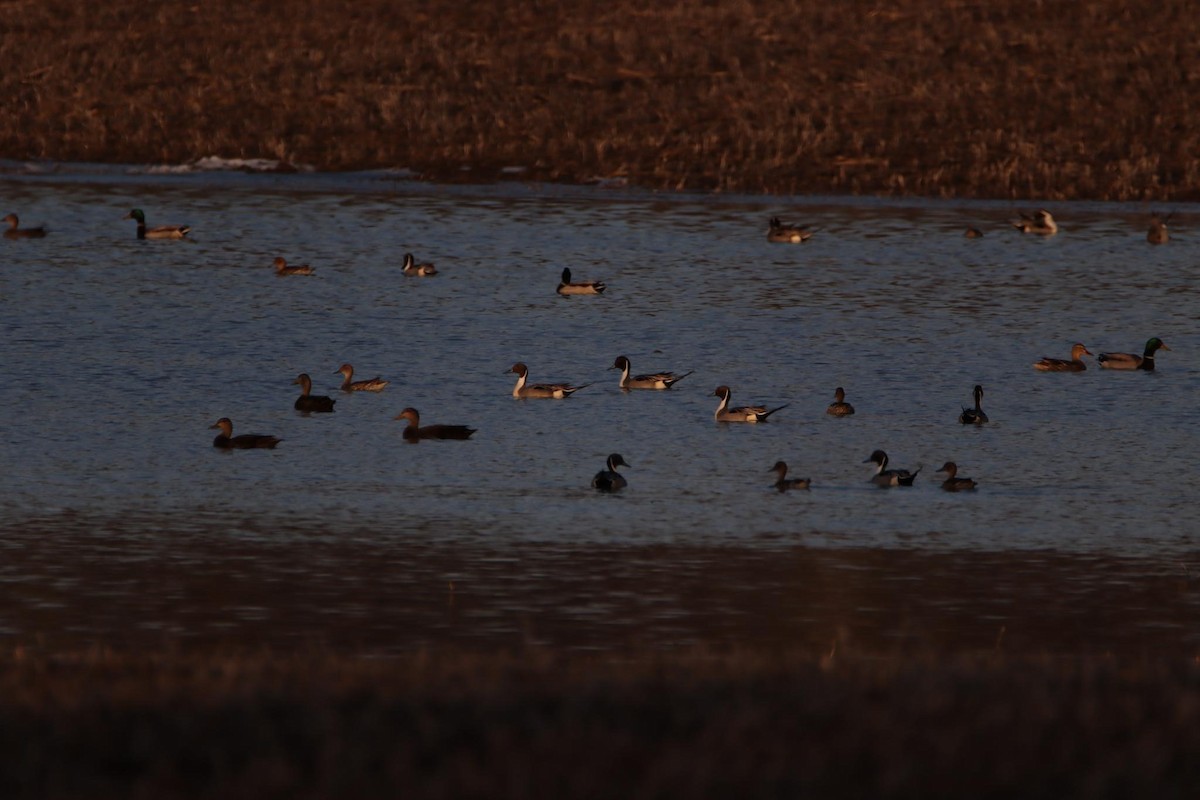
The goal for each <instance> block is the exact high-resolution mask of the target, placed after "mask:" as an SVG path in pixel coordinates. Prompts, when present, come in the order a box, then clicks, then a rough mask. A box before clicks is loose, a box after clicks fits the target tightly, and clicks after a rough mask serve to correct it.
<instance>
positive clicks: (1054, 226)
mask: <svg viewBox="0 0 1200 800" xmlns="http://www.w3.org/2000/svg"><path fill="white" fill-rule="evenodd" d="M1017 213H1018V214H1020V215H1021V218H1020V219H1019V220H1017V221H1016V222H1014V223H1013V227H1014V228H1016V229H1017V230H1019V231H1020V232H1021V233H1037V234H1040V235H1042V236H1053V235H1054V234H1056V233H1058V223H1057V222H1055V221H1054V217H1052V216H1050V212H1049V211H1047V210H1046V209H1044V208H1039V209H1038V210H1037V211H1035V212H1033V213H1032V214H1026V213H1025V212H1024V211H1019V212H1017Z"/></svg>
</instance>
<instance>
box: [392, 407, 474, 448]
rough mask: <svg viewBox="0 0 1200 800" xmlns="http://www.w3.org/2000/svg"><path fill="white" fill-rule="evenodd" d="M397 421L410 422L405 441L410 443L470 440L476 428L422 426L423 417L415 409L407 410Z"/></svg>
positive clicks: (406, 427)
mask: <svg viewBox="0 0 1200 800" xmlns="http://www.w3.org/2000/svg"><path fill="white" fill-rule="evenodd" d="M396 419H406V420H408V425H407V426H405V428H404V439H405V441H409V442H419V441H420V440H421V439H470V438H471V434H472V433H474V432H475V430H476V429H475V428H469V427H467V426H466V425H426V426H424V427H422V426H421V415H420V414H419V413H418V412H417V410H416V409H415V408H411V407H410V408H406V409H404V410H403V411H401V412H400V413H399V414H397V415H396Z"/></svg>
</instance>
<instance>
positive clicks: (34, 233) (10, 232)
mask: <svg viewBox="0 0 1200 800" xmlns="http://www.w3.org/2000/svg"><path fill="white" fill-rule="evenodd" d="M4 221H5V222H7V223H8V229H7V230H5V231H4V238H5V239H40V238H42V237H43V236H45V235H46V229H45V228H44V227H37V228H22V227H21V220H20V218H19V217H17V215H16V214H6V215H5V217H4Z"/></svg>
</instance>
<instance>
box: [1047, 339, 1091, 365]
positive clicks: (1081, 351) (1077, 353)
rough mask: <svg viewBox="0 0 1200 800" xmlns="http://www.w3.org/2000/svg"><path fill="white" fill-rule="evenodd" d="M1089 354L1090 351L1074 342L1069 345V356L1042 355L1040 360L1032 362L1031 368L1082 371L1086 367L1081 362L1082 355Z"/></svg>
mask: <svg viewBox="0 0 1200 800" xmlns="http://www.w3.org/2000/svg"><path fill="white" fill-rule="evenodd" d="M1091 354H1092V353H1091V351H1089V350H1088V349H1087V348H1086V347H1084V346H1083V345H1082V344H1080V343H1079V342H1076V343H1075V344H1073V345H1071V357H1070V358H1051V357H1050V356H1042V359H1041V360H1040V361H1037V362H1034V365H1033V368H1034V369H1036V370H1040V371H1042V372H1083V371H1084V370H1085V369H1087V364H1085V363H1083V357H1084V356H1090V355H1091Z"/></svg>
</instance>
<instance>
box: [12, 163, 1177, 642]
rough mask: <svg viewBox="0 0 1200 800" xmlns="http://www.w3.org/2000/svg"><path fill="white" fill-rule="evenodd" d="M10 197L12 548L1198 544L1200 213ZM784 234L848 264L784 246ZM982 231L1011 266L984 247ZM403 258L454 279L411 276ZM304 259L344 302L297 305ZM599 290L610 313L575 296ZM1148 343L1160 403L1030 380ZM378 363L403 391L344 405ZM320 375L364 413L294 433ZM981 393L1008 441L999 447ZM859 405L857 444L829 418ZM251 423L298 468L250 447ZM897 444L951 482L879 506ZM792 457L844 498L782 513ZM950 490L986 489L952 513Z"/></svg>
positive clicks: (584, 198)
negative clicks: (610, 461)
mask: <svg viewBox="0 0 1200 800" xmlns="http://www.w3.org/2000/svg"><path fill="white" fill-rule="evenodd" d="M0 186H3V192H4V208H3V211H4V212H5V213H7V212H8V211H10V210H11V211H15V212H17V213H19V214H20V216H21V219H22V222H23V224H24V225H26V226H32V225H39V224H45V225H47V226H48V227H49V228H50V229H51V234H50V235H49V236H48V237H46V238H45V239H42V240H31V241H8V240H5V241H0V309H2V313H0V334H2V345H0V353H2V356H0V363H2V365H3V373H4V375H5V376H6V378H7V380H6V381H5V389H6V392H5V394H6V406H7V409H8V413H6V414H5V415H4V418H3V420H2V421H0V453H2V456H3V461H4V463H5V464H6V465H7V468H6V470H5V472H6V475H5V482H4V487H3V489H2V490H0V523H2V527H3V528H4V529H5V530H7V531H9V539H10V541H11V540H12V536H13V535H15V534H13V532H14V531H19V530H22V529H24V528H27V527H28V525H30V524H31V523H34V522H36V523H37V524H38V525H43V526H48V529H49V530H51V531H53V530H54V529H55V526H56V525H61V526H62V528H63V529H64V530H67V529H74V526H75V525H76V522H75V521H77V520H80V519H82V520H87V521H88V522H87V523H86V524H85V525H84V527H86V528H88V530H89V531H91V530H98V529H99V528H102V527H105V526H107V527H109V528H111V529H112V531H114V532H113V533H112V534H111V535H112V536H113V537H116V540H117V541H119V542H122V543H127V544H128V546H129V547H130V548H132V549H133V551H135V552H136V551H137V550H138V548H141V547H148V545H146V544H145V543H146V542H147V541H154V542H156V544H155V545H154V547H155V548H157V547H160V546H161V541H160V539H159V538H157V537H160V536H161V535H163V534H164V533H170V532H171V531H178V532H187V531H203V532H204V533H205V535H212V536H216V537H217V538H218V539H220V537H221V536H223V535H228V536H231V537H235V538H237V539H239V540H243V541H245V540H257V539H262V540H264V541H268V542H276V543H280V542H283V543H286V542H287V541H288V540H289V537H296V538H298V539H303V538H305V537H322V536H337V534H338V532H339V531H354V532H355V536H358V537H366V540H368V541H371V542H372V546H375V545H378V543H379V542H380V541H388V540H392V539H396V538H403V537H406V536H419V537H424V538H425V539H427V540H433V541H437V542H441V543H447V542H451V543H452V542H455V541H461V542H464V543H470V542H479V541H482V540H486V541H487V542H488V548H489V549H488V551H487V552H489V553H491V552H492V549H491V548H500V547H503V546H505V545H512V546H514V547H515V546H521V547H527V546H530V545H539V544H542V545H545V546H547V547H553V546H560V545H565V544H568V543H569V544H570V545H571V546H572V547H579V546H587V545H588V544H594V545H596V546H605V547H611V546H623V545H630V546H660V545H661V546H672V547H674V546H715V547H739V548H762V549H764V550H772V549H778V548H780V547H793V546H798V545H799V546H803V547H805V548H812V549H815V550H818V551H830V552H835V553H836V552H839V551H844V550H847V549H854V548H875V549H882V550H897V549H898V550H910V549H912V550H918V549H919V550H930V549H933V550H949V551H987V552H994V551H1014V552H1020V551H1029V552H1037V551H1045V550H1052V551H1054V552H1056V553H1078V554H1095V553H1104V554H1110V555H1113V556H1115V557H1121V558H1133V559H1150V560H1152V561H1158V562H1160V563H1163V564H1168V563H1169V564H1180V563H1183V564H1186V563H1190V562H1192V561H1194V560H1195V553H1196V551H1197V546H1198V544H1200V503H1197V502H1196V496H1197V492H1196V489H1195V475H1196V463H1197V462H1196V451H1197V446H1196V445H1197V442H1198V435H1197V433H1196V431H1197V429H1198V428H1197V423H1198V422H1200V402H1198V400H1200V371H1198V368H1197V359H1196V357H1195V354H1196V353H1197V351H1198V347H1200V335H1198V333H1197V329H1196V328H1197V325H1196V322H1197V319H1198V317H1200V296H1198V294H1197V288H1196V287H1197V284H1198V280H1197V279H1198V278H1200V260H1198V259H1197V257H1196V247H1195V241H1196V239H1195V237H1196V234H1195V232H1194V231H1195V225H1196V223H1197V221H1200V207H1191V206H1181V207H1166V206H1160V207H1156V208H1155V209H1154V210H1156V211H1159V212H1163V213H1166V212H1173V213H1174V217H1173V218H1172V232H1173V235H1174V238H1173V240H1172V242H1171V243H1169V244H1168V245H1165V246H1160V247H1153V246H1151V245H1148V244H1147V243H1146V242H1145V238H1144V234H1145V222H1146V220H1147V218H1148V214H1149V211H1150V210H1151V209H1149V208H1147V207H1143V206H1140V205H1135V204H1129V205H1118V204H1095V203H1055V204H1051V205H1050V206H1049V207H1050V208H1051V210H1052V211H1053V212H1054V214H1055V216H1056V218H1057V219H1058V220H1059V222H1060V225H1061V227H1062V232H1061V233H1060V234H1059V235H1058V236H1055V237H1053V238H1049V239H1043V238H1035V237H1030V236H1021V235H1020V234H1018V233H1016V232H1015V231H1014V230H1012V229H1011V228H1009V227H1008V225H1007V220H1008V219H1010V218H1012V217H1014V216H1015V211H1016V209H1017V208H1026V206H1017V205H1013V204H1010V203H1004V202H976V203H967V202H961V203H950V202H944V201H936V202H935V201H925V200H903V201H880V200H872V199H839V198H763V197H707V196H676V195H655V194H648V193H639V192H636V191H631V190H612V189H603V188H597V187H577V188H559V187H540V186H524V185H518V184H512V185H502V186H496V187H444V186H432V185H425V184H420V183H412V182H403V181H398V180H391V179H388V178H387V177H385V176H379V175H349V176H346V175H342V176H311V175H309V176H303V175H301V176H247V175H240V174H235V175H225V174H218V175H211V174H210V175H194V176H171V177H155V176H148V175H127V174H124V173H122V172H120V171H118V170H107V171H105V170H89V169H85V168H80V169H79V170H78V171H77V172H70V171H67V172H59V173H56V174H51V175H24V174H12V175H7V176H3V177H0ZM133 207H138V208H142V209H144V210H145V212H146V216H147V219H148V222H149V224H150V225H151V226H153V225H156V224H165V223H187V224H189V225H191V226H192V229H193V232H192V235H191V238H190V240H188V241H182V242H174V241H167V242H155V241H137V240H136V239H135V237H134V225H133V223H132V222H131V221H129V220H123V219H122V217H123V216H124V215H125V214H126V213H127V212H128V211H129V209H130V208H133ZM772 215H779V216H782V217H784V218H785V219H787V220H791V221H796V222H801V223H803V224H806V225H810V226H812V227H813V228H815V229H816V230H817V234H816V236H815V237H814V238H813V239H812V240H811V241H810V242H808V243H807V244H804V245H792V246H788V245H771V244H768V243H767V241H766V236H765V232H766V222H767V219H768V218H769V217H770V216H772ZM967 224H973V225H976V226H978V227H980V228H982V229H983V230H984V231H985V233H986V235H985V236H984V238H982V239H979V240H968V239H965V238H964V237H963V236H962V232H963V230H964V229H965V226H966V225H967ZM406 251H411V252H413V253H415V254H416V256H417V258H418V259H419V260H424V261H432V262H434V263H435V264H436V265H437V266H438V268H439V270H440V271H441V274H439V275H438V276H436V277H433V278H425V279H419V278H406V277H404V275H403V274H402V273H401V272H400V263H401V260H402V257H403V254H404V253H405V252H406ZM277 255H282V256H284V257H286V258H287V259H288V261H289V262H290V263H293V264H300V263H308V264H311V265H312V266H313V267H314V268H315V269H316V274H315V275H314V276H312V277H308V278H304V277H292V278H277V277H276V276H275V275H274V274H273V272H272V269H271V261H272V258H273V257H275V256H277ZM564 266H567V267H570V268H571V269H572V271H573V273H574V274H575V276H576V279H601V280H604V281H606V282H607V283H608V286H609V290H608V292H607V293H606V294H605V295H603V296H601V297H582V298H570V299H566V298H561V297H559V296H557V295H556V294H555V292H554V289H555V286H556V284H557V281H558V275H559V273H560V271H561V270H562V268H563V267H564ZM1150 336H1160V337H1161V338H1162V339H1163V340H1164V341H1166V342H1167V344H1168V345H1169V346H1170V347H1171V351H1170V352H1163V353H1160V355H1159V359H1158V363H1159V371H1158V372H1156V373H1154V374H1142V373H1114V372H1108V371H1101V370H1098V369H1094V368H1093V369H1089V370H1088V371H1087V372H1085V373H1082V374H1042V373H1038V372H1035V371H1034V370H1033V369H1032V368H1031V364H1032V362H1033V361H1035V360H1036V359H1037V358H1038V357H1039V356H1042V355H1054V356H1060V357H1065V356H1066V355H1067V354H1068V352H1069V350H1070V346H1071V343H1072V342H1074V341H1082V342H1084V343H1085V344H1086V345H1087V346H1088V347H1089V349H1091V351H1092V352H1093V353H1099V352H1102V351H1109V350H1121V351H1136V352H1140V351H1141V348H1142V345H1143V344H1144V342H1145V341H1146V339H1147V338H1149V337H1150ZM621 354H623V355H627V356H628V357H629V358H630V359H631V360H632V362H633V366H634V371H635V372H639V371H653V370H659V369H671V370H675V371H687V370H695V373H694V374H693V375H692V376H690V377H688V378H687V379H686V380H685V381H683V382H682V383H680V384H679V385H678V387H677V388H676V389H675V390H673V391H671V392H636V393H631V394H623V393H621V392H620V391H619V390H618V388H617V377H618V373H617V372H616V371H615V370H614V371H608V370H607V367H609V365H611V363H612V361H613V359H614V357H615V356H617V355H621ZM344 361H349V362H351V363H353V364H354V366H355V368H356V377H371V376H374V375H377V374H378V375H382V376H383V377H384V378H387V379H389V380H390V381H391V382H392V383H391V385H390V386H389V387H388V388H387V389H386V390H385V391H384V392H383V393H382V394H378V395H353V396H350V395H344V394H341V393H340V392H337V391H336V387H337V384H338V381H339V377H338V376H337V375H334V374H333V373H334V371H335V370H336V368H337V367H338V366H339V365H340V364H341V363H342V362H344ZM515 361H524V362H525V363H527V364H528V365H529V367H530V370H531V375H530V379H531V381H549V380H569V381H572V382H576V383H588V382H591V383H592V384H593V385H592V386H590V387H588V388H586V389H584V390H582V391H580V392H579V393H578V394H576V395H575V396H574V397H572V398H570V399H569V400H566V401H542V400H537V401H532V400H530V401H518V400H514V399H513V398H512V397H511V390H512V386H513V382H514V380H513V379H514V377H515V376H513V375H510V374H506V370H508V368H509V367H510V366H511V365H512V364H513V362H515ZM1093 363H1094V362H1093ZM300 372H308V373H309V374H310V375H312V376H313V379H314V383H315V386H314V391H315V392H316V393H324V394H330V395H333V396H335V397H337V400H338V403H337V411H336V413H334V414H331V415H313V416H311V417H306V416H303V415H300V414H298V413H296V412H294V411H293V410H292V402H293V400H294V398H295V396H296V394H297V392H296V388H295V387H293V386H292V385H291V381H292V379H293V378H294V377H295V376H296V375H297V374H298V373H300ZM976 383H980V384H982V385H983V386H984V388H985V390H986V396H985V398H984V408H985V410H986V411H987V412H988V414H989V415H990V417H991V419H992V423H991V424H989V425H987V426H984V427H982V428H979V429H976V428H964V427H963V426H961V425H959V424H958V423H957V422H956V417H957V415H958V413H959V411H960V409H961V407H962V406H963V405H967V404H969V403H970V401H971V389H972V387H973V386H974V385H975V384H976ZM719 384H727V385H729V386H730V387H732V389H733V400H734V403H735V404H741V403H764V404H771V405H777V404H782V403H790V406H789V407H788V408H787V409H785V410H784V411H781V412H779V413H778V414H776V415H775V416H774V417H772V419H771V421H770V422H769V423H768V424H764V425H759V426H750V425H740V426H738V425H729V426H722V425H718V424H716V423H715V422H714V421H713V418H712V414H713V411H714V409H715V407H716V398H715V397H713V396H712V392H713V389H714V388H715V387H716V386H717V385H719ZM839 385H841V386H844V387H846V390H847V399H848V400H849V401H850V402H852V403H853V404H854V405H855V407H856V408H857V410H858V413H857V415H855V416H854V417H850V418H847V419H834V418H831V417H828V416H827V415H826V414H825V413H824V409H825V406H826V405H827V404H828V403H829V402H830V401H831V400H832V395H833V390H834V388H835V387H836V386H839ZM410 405H411V406H415V407H416V408H418V409H419V410H420V411H421V414H422V420H423V422H426V423H437V422H443V423H462V424H469V425H471V426H473V427H476V428H478V429H479V432H478V433H477V434H476V435H475V437H474V439H473V440H472V441H470V442H424V443H421V444H419V445H415V446H414V445H408V444H406V443H404V442H403V440H402V439H401V435H400V434H401V430H402V425H403V423H402V422H397V421H394V420H393V417H394V416H395V415H396V414H397V413H398V412H399V411H400V410H401V409H402V408H404V407H405V406H410ZM222 416H228V417H230V418H232V420H233V421H234V425H235V431H234V432H235V434H236V433H249V432H259V433H272V434H275V435H277V436H280V437H282V438H283V440H284V441H283V443H282V444H281V445H280V446H279V447H278V449H277V450H275V451H271V452H267V451H253V452H232V453H231V452H221V451H217V450H215V449H214V448H212V447H211V446H210V443H211V440H212V437H213V435H214V434H215V431H211V430H210V429H209V426H210V425H212V423H213V422H214V421H215V420H216V419H217V418H218V417H222ZM875 448H882V449H884V450H886V451H887V452H888V453H889V454H890V456H891V458H892V464H893V465H894V466H899V467H907V468H910V469H911V468H915V467H916V466H918V465H924V470H925V471H924V472H922V473H921V476H920V477H919V478H918V480H917V484H916V486H915V487H914V488H913V489H911V490H888V491H885V490H878V489H875V488H874V487H872V486H871V485H870V484H869V483H868V478H869V477H870V474H871V470H870V467H869V465H867V464H863V463H861V462H862V461H863V459H864V458H866V457H867V456H868V455H869V454H870V452H871V451H872V450H874V449H875ZM610 452H619V453H621V454H622V455H623V456H624V457H625V459H626V460H627V461H628V462H629V463H630V464H631V465H632V468H631V469H628V470H625V474H626V476H627V478H628V480H629V488H628V490H627V491H625V492H624V493H623V494H622V495H620V496H612V497H610V496H600V495H597V494H596V493H594V492H593V491H591V490H590V489H589V488H588V484H589V481H590V479H591V476H592V475H593V474H594V473H595V472H596V471H597V470H598V469H600V468H601V467H602V466H603V464H604V460H605V457H606V455H607V454H608V453H610ZM777 459H784V460H785V461H787V462H788V463H789V465H791V474H792V475H793V476H809V477H811V478H812V480H813V489H812V490H811V491H809V492H804V493H792V494H789V495H782V496H781V495H778V494H776V493H774V492H773V491H771V490H770V489H769V484H770V482H771V480H772V476H771V475H770V474H769V473H768V472H767V469H768V468H769V467H770V466H771V465H772V464H773V463H774V462H775V461H776V460H777ZM946 460H954V461H956V462H958V464H959V467H960V474H963V475H967V476H971V477H974V478H975V479H976V480H977V481H979V484H980V486H979V490H978V491H976V492H974V493H971V494H960V495H953V494H948V493H945V492H942V491H941V490H940V488H939V486H938V483H937V476H936V475H935V474H934V472H933V470H935V469H936V468H937V467H939V466H940V465H941V464H942V462H944V461H946ZM97 520H102V521H104V522H103V524H101V523H98V522H96V521H97ZM143 537H149V539H146V538H143ZM372 537H376V538H375V539H372ZM88 541H95V539H89V540H88ZM106 541H107V544H109V545H111V544H112V542H113V540H112V539H109V540H106ZM85 549H86V548H85ZM47 558H49V556H47ZM16 627H17V628H21V626H20V625H17V626H16Z"/></svg>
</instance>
